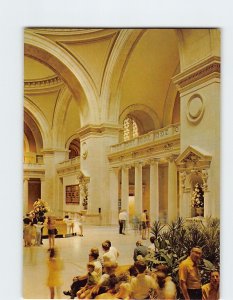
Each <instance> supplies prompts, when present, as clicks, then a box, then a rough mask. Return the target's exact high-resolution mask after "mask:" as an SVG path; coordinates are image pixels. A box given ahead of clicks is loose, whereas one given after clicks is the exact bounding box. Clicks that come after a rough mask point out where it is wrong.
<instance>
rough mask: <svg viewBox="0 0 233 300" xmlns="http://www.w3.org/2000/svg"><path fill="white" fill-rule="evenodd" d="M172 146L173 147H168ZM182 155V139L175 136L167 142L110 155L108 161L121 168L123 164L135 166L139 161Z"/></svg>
mask: <svg viewBox="0 0 233 300" xmlns="http://www.w3.org/2000/svg"><path fill="white" fill-rule="evenodd" d="M167 144H169V145H171V144H172V147H169V148H168V147H167V146H166V145H167ZM179 153H180V137H179V136H178V137H177V136H173V137H170V138H169V139H166V140H160V141H159V142H153V143H149V144H145V145H143V146H142V145H141V146H137V147H133V149H132V148H131V149H127V150H124V151H119V152H116V153H110V154H109V155H108V160H109V163H110V165H111V166H120V165H122V164H123V163H130V164H133V163H135V162H138V161H143V163H144V162H145V161H148V160H150V159H152V160H154V159H155V160H161V159H163V158H167V157H168V156H172V155H175V156H176V157H177V156H178V155H179Z"/></svg>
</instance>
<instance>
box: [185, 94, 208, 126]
mask: <svg viewBox="0 0 233 300" xmlns="http://www.w3.org/2000/svg"><path fill="white" fill-rule="evenodd" d="M203 114H204V103H203V99H202V97H201V96H200V95H198V94H195V95H193V96H192V97H191V98H190V99H189V101H188V103H187V111H186V116H187V119H188V121H189V122H191V123H194V124H197V123H199V122H200V121H201V119H202V117H203Z"/></svg>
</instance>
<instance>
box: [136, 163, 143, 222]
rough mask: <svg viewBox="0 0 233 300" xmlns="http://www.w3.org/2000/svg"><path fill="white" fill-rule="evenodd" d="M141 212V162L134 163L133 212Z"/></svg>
mask: <svg viewBox="0 0 233 300" xmlns="http://www.w3.org/2000/svg"><path fill="white" fill-rule="evenodd" d="M141 213H142V163H140V162H138V163H135V214H136V216H140V215H141Z"/></svg>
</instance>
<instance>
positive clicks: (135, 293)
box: [130, 261, 158, 300]
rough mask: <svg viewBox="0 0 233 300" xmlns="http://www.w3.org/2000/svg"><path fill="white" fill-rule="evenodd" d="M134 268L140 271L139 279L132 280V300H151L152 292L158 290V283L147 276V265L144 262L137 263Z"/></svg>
mask: <svg viewBox="0 0 233 300" xmlns="http://www.w3.org/2000/svg"><path fill="white" fill-rule="evenodd" d="M134 266H135V267H136V269H137V270H138V275H137V277H134V278H132V280H131V284H130V285H131V290H132V296H131V297H132V299H136V300H137V299H140V300H142V299H149V294H150V292H152V291H154V290H155V289H156V288H157V286H158V285H157V283H156V281H155V279H154V278H153V277H151V276H150V275H146V274H145V271H146V263H145V262H143V261H136V262H135V263H134Z"/></svg>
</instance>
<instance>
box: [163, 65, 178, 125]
mask: <svg viewBox="0 0 233 300" xmlns="http://www.w3.org/2000/svg"><path fill="white" fill-rule="evenodd" d="M179 72H180V65H177V67H176V70H175V71H174V73H173V76H175V75H176V74H178V73H179ZM179 97H180V96H179V92H178V91H177V88H176V86H175V84H174V83H173V81H172V80H171V82H170V85H169V87H168V91H167V96H166V99H165V103H164V115H163V124H162V126H163V127H166V126H168V125H169V124H172V120H173V114H174V107H175V103H176V101H177V98H179Z"/></svg>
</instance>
